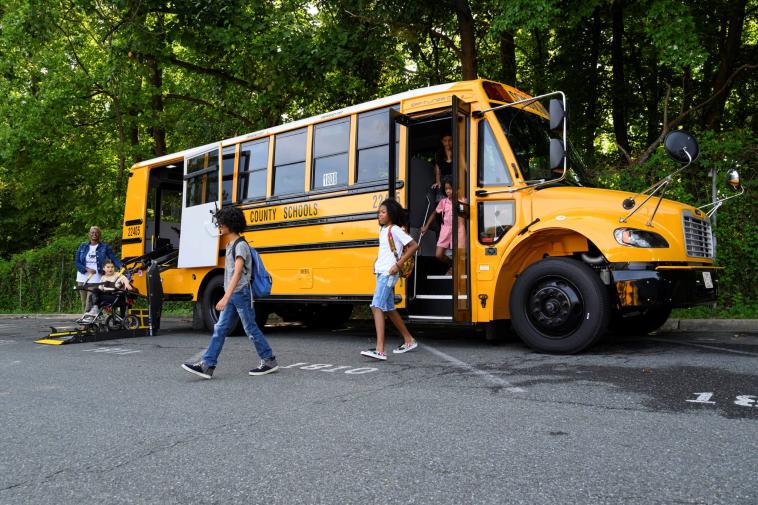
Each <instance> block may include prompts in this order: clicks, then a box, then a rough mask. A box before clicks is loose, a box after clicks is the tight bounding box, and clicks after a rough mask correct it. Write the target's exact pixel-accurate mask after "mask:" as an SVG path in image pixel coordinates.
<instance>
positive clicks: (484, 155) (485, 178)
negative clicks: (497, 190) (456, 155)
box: [478, 121, 513, 186]
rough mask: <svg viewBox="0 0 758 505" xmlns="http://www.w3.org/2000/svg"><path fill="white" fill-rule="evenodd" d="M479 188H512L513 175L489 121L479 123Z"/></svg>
mask: <svg viewBox="0 0 758 505" xmlns="http://www.w3.org/2000/svg"><path fill="white" fill-rule="evenodd" d="M478 158H479V181H478V182H479V186H511V185H512V184H513V183H512V181H511V175H510V174H509V173H508V169H507V168H506V166H505V161H504V160H503V154H502V153H501V152H500V147H499V146H498V145H497V141H496V140H495V135H494V134H493V133H492V128H490V125H489V123H488V122H487V121H480V122H479V156H478Z"/></svg>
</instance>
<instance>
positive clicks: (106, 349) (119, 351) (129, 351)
mask: <svg viewBox="0 0 758 505" xmlns="http://www.w3.org/2000/svg"><path fill="white" fill-rule="evenodd" d="M82 350H83V351H84V352H102V353H107V354H118V355H119V356H123V355H124V354H134V353H135V352H142V351H141V350H139V349H126V348H124V347H95V348H93V349H82Z"/></svg>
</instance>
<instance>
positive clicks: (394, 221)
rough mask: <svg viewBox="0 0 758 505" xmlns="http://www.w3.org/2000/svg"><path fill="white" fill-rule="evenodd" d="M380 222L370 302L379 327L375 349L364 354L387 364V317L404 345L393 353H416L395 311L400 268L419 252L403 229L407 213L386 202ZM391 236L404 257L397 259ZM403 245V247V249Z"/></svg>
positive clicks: (375, 324)
mask: <svg viewBox="0 0 758 505" xmlns="http://www.w3.org/2000/svg"><path fill="white" fill-rule="evenodd" d="M377 219H378V220H379V225H380V226H381V229H380V231H379V253H378V255H377V258H376V262H374V274H375V275H376V288H375V290H374V299H373V300H372V301H371V313H372V314H373V316H374V326H375V327H376V348H375V349H369V350H366V351H361V354H362V355H363V356H367V357H369V358H373V359H378V360H386V359H387V355H386V354H385V353H384V315H385V314H386V315H387V317H389V319H390V321H392V324H394V325H395V328H397V330H398V331H399V332H400V334H401V335H402V336H403V340H404V342H403V344H402V345H400V346H399V347H398V348H397V349H394V350H393V351H392V352H394V353H396V354H399V353H404V352H408V351H412V350H413V349H415V348H416V347H417V346H418V344H417V343H416V341H415V340H414V339H413V337H412V336H411V334H410V332H409V331H408V328H406V327H405V323H403V320H402V318H401V317H400V314H398V312H397V310H396V309H395V293H394V287H395V283H396V282H397V279H398V274H399V272H400V267H401V266H402V265H403V263H405V262H406V261H408V259H409V258H410V257H411V256H413V253H414V252H415V251H416V249H417V248H418V244H417V243H416V241H415V240H413V238H411V236H410V235H408V234H407V233H406V232H405V231H404V230H403V229H402V228H401V226H403V225H404V224H405V222H406V220H405V210H404V209H403V208H402V207H401V206H400V204H399V203H397V202H396V201H395V200H391V199H387V200H384V201H383V202H382V204H381V205H380V206H379V212H378V213H377ZM390 233H392V236H393V240H394V242H395V244H398V246H397V247H398V249H402V248H403V246H405V249H404V250H403V253H402V256H400V257H399V258H397V257H396V256H395V254H394V252H393V251H392V247H391V246H390V241H389V238H388V237H389V234H390ZM400 244H402V245H400Z"/></svg>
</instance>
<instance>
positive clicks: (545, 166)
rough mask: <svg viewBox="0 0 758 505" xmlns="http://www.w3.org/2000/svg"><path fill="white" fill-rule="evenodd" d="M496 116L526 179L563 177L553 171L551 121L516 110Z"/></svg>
mask: <svg viewBox="0 0 758 505" xmlns="http://www.w3.org/2000/svg"><path fill="white" fill-rule="evenodd" d="M495 115H497V118H498V120H499V121H500V126H502V128H503V133H505V136H506V138H507V139H508V143H509V144H510V146H511V150H512V151H513V154H514V155H515V156H516V161H518V165H519V170H521V173H522V174H524V178H526V179H527V180H537V179H545V180H547V179H555V178H556V177H558V175H560V174H556V173H553V172H552V171H551V170H550V125H549V121H548V120H547V119H545V118H543V117H540V116H538V115H536V114H532V113H531V112H528V111H526V110H524V109H516V108H506V109H500V110H498V111H496V112H495Z"/></svg>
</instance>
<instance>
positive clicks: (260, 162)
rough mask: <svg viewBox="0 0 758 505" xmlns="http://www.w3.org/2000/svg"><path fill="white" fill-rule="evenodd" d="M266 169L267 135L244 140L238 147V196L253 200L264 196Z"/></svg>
mask: <svg viewBox="0 0 758 505" xmlns="http://www.w3.org/2000/svg"><path fill="white" fill-rule="evenodd" d="M266 169H268V137H266V138H264V139H261V140H254V141H252V142H245V143H244V144H242V146H241V147H240V166H239V181H238V184H237V187H238V188H239V196H238V197H237V199H238V200H239V201H240V202H241V201H244V200H253V199H258V198H265V197H266Z"/></svg>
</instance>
